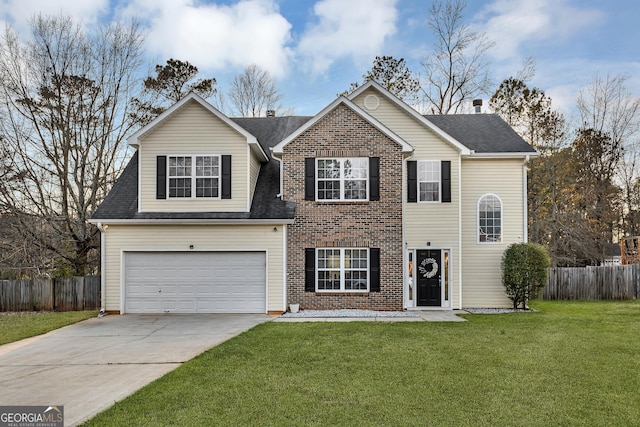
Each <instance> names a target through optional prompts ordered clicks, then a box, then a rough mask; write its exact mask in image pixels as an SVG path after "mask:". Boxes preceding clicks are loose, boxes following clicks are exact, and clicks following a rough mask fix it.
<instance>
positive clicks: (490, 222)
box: [478, 194, 502, 243]
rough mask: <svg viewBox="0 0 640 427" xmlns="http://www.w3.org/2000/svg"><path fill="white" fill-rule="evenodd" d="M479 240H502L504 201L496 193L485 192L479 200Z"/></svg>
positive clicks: (494, 241)
mask: <svg viewBox="0 0 640 427" xmlns="http://www.w3.org/2000/svg"><path fill="white" fill-rule="evenodd" d="M478 241H479V242H483V243H484V242H487V243H489V242H491V243H500V242H502V201H501V200H500V198H499V197H498V196H496V195H495V194H485V195H484V196H482V197H480V200H478Z"/></svg>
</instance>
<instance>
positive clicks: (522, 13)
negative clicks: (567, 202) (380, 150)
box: [0, 0, 640, 116]
mask: <svg viewBox="0 0 640 427" xmlns="http://www.w3.org/2000/svg"><path fill="white" fill-rule="evenodd" d="M430 4H431V0H119V1H110V0H2V1H1V2H0V20H3V21H5V23H6V24H8V25H10V26H11V27H13V28H14V29H15V30H16V31H18V32H19V33H20V34H21V35H23V36H24V37H28V34H29V30H28V21H29V19H30V18H31V17H32V16H33V15H34V14H37V13H43V14H59V13H61V12H62V13H64V14H67V15H71V16H73V17H74V18H76V19H77V20H78V21H79V22H82V24H83V25H85V26H86V27H87V28H91V27H92V26H95V24H96V23H99V22H108V21H128V20H130V19H136V20H138V21H139V22H140V24H141V25H142V27H143V28H144V30H145V32H146V37H145V40H146V41H145V43H146V45H145V51H146V54H147V57H146V61H147V63H148V67H149V69H152V67H153V66H154V65H155V64H164V63H165V61H166V60H167V59H169V58H175V59H180V60H183V61H189V62H190V63H192V64H193V65H195V66H197V67H198V68H199V70H200V75H201V76H202V77H215V78H216V79H217V81H218V89H219V90H221V91H222V92H223V93H224V92H225V91H226V90H227V89H228V86H229V83H230V82H231V81H232V79H233V77H234V76H236V75H238V74H239V73H241V72H242V71H243V70H244V68H245V67H246V66H248V65H250V64H252V63H253V64H256V65H258V66H259V67H261V68H262V69H264V70H267V71H268V72H269V73H270V74H271V76H272V77H273V78H274V80H275V82H276V85H277V87H278V88H279V89H280V91H281V92H282V93H283V95H284V97H283V99H282V101H281V103H282V106H283V107H284V108H291V109H293V111H294V113H295V114H298V115H314V114H316V113H317V112H319V111H321V110H322V109H323V108H324V107H325V106H326V105H328V104H329V103H331V102H332V101H333V100H334V99H335V97H336V95H337V94H338V93H341V92H343V91H344V90H346V89H348V88H349V85H350V83H352V82H356V81H357V82H361V81H362V76H363V74H365V73H366V72H367V71H368V70H369V69H370V68H371V66H372V64H373V59H374V58H375V56H376V55H379V56H382V55H390V56H393V57H394V58H396V59H399V58H404V59H405V60H406V62H407V64H408V66H409V68H410V69H411V70H413V71H415V72H421V71H422V66H421V60H422V59H423V58H424V57H425V56H426V55H428V54H430V53H431V52H432V46H433V39H432V36H431V34H430V32H429V28H428V27H427V19H428V10H429V6H430ZM464 22H465V23H466V24H468V25H469V26H470V27H471V28H472V29H473V30H474V31H478V32H484V33H486V35H487V36H488V37H489V38H490V39H492V40H493V41H494V42H495V45H494V47H493V48H492V49H491V50H490V51H489V52H488V58H487V59H488V62H489V64H490V70H491V76H492V79H493V81H494V83H495V88H496V89H497V87H498V85H499V84H500V82H501V81H502V80H504V79H506V78H508V77H510V76H514V75H515V74H516V73H517V71H518V70H519V69H520V68H521V66H522V64H523V62H524V61H525V60H526V59H527V58H534V60H535V64H536V74H535V76H534V77H533V78H532V79H531V81H530V82H529V86H531V87H533V86H535V87H538V88H540V89H542V90H544V91H545V92H546V94H547V95H548V96H550V97H551V98H552V100H553V105H554V107H555V108H557V109H558V110H559V111H561V112H563V113H565V114H566V115H567V116H570V115H571V114H572V112H573V111H574V109H575V103H576V99H577V97H578V95H579V94H580V91H581V90H585V88H586V87H587V86H588V85H589V84H590V83H591V82H592V81H593V79H594V77H595V76H596V75H600V76H602V77H606V76H607V75H611V76H618V75H624V76H627V77H628V80H627V87H628V89H629V90H630V91H631V92H632V93H633V94H635V95H636V96H640V43H639V42H640V30H639V29H638V28H639V25H640V2H638V1H637V0H613V1H607V2H604V1H601V0H468V5H467V7H466V9H465V13H464ZM489 97H490V94H489V95H484V96H483V98H484V100H485V106H486V104H487V100H488V98H489Z"/></svg>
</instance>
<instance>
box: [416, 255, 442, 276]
mask: <svg viewBox="0 0 640 427" xmlns="http://www.w3.org/2000/svg"><path fill="white" fill-rule="evenodd" d="M429 264H431V266H430V267H429V270H427V266H428V265H429ZM418 271H419V272H420V274H422V277H426V278H427V279H431V278H432V277H433V276H435V275H436V273H437V272H438V263H437V262H436V260H435V259H433V258H425V259H423V260H422V262H421V263H420V265H419V266H418Z"/></svg>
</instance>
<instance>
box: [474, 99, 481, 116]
mask: <svg viewBox="0 0 640 427" xmlns="http://www.w3.org/2000/svg"><path fill="white" fill-rule="evenodd" d="M473 107H474V108H475V110H476V114H480V113H481V112H482V99H474V100H473Z"/></svg>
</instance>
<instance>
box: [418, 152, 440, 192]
mask: <svg viewBox="0 0 640 427" xmlns="http://www.w3.org/2000/svg"><path fill="white" fill-rule="evenodd" d="M418 197H419V201H420V202H439V201H440V162H439V161H420V162H418Z"/></svg>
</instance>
